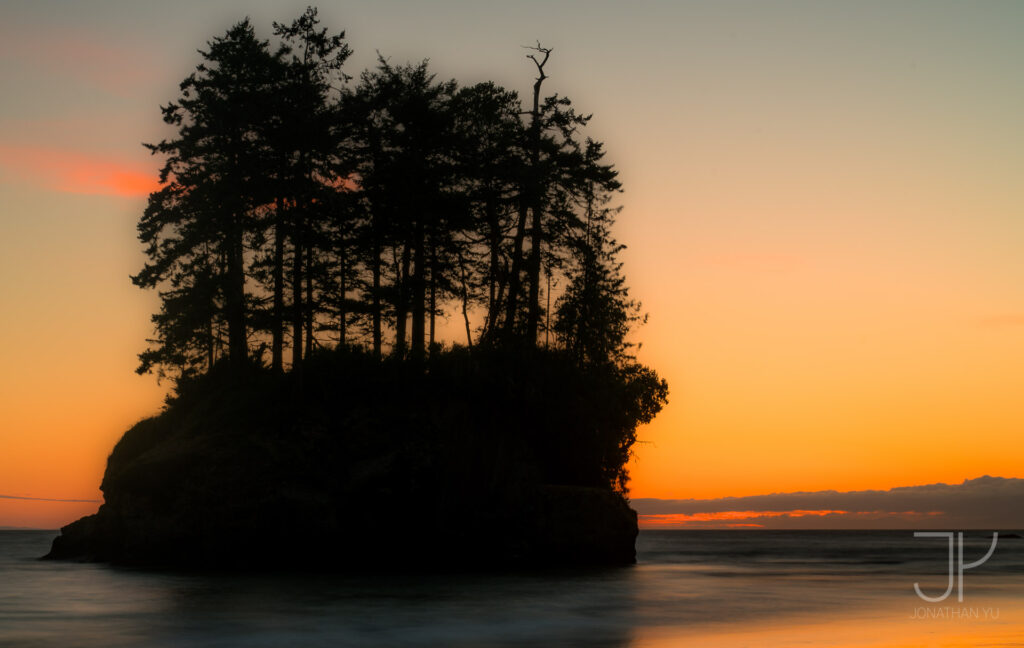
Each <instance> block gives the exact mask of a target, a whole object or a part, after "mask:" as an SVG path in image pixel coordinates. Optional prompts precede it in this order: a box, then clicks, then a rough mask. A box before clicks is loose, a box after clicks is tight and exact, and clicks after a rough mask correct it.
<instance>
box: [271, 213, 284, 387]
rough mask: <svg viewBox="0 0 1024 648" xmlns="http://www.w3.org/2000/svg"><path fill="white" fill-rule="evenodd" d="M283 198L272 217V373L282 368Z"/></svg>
mask: <svg viewBox="0 0 1024 648" xmlns="http://www.w3.org/2000/svg"><path fill="white" fill-rule="evenodd" d="M284 218H285V217H284V199H283V198H278V199H277V213H276V215H275V219H274V269H273V276H274V312H273V314H272V318H271V335H272V337H273V342H272V344H271V361H270V366H271V369H272V371H273V372H274V373H281V372H282V371H283V370H284Z"/></svg>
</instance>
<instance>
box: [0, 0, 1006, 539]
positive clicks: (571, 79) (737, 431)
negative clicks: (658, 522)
mask: <svg viewBox="0 0 1024 648" xmlns="http://www.w3.org/2000/svg"><path fill="white" fill-rule="evenodd" d="M85 4H86V3H83V5H77V4H72V5H67V4H57V3H51V2H38V3H27V4H24V5H15V6H12V7H11V8H9V9H8V8H6V7H5V9H4V10H3V11H4V12H5V15H4V20H3V21H0V56H2V57H3V60H4V62H5V65H4V66H2V68H0V94H2V95H3V96H4V98H5V99H4V105H3V107H0V495H8V496H22V497H39V498H57V499H99V497H100V494H99V492H98V484H99V481H100V477H101V475H102V470H103V465H104V461H105V458H106V454H107V453H108V452H109V450H110V448H111V447H112V446H113V444H114V442H115V441H116V440H117V438H119V436H120V434H121V433H122V432H123V431H124V429H125V428H126V427H127V426H128V425H130V424H131V423H132V422H134V421H136V420H138V419H139V418H140V417H142V416H145V415H147V414H151V413H153V412H155V411H156V410H157V409H158V407H159V404H160V401H161V395H162V392H163V388H162V387H161V386H158V385H157V384H156V382H155V379H153V378H151V377H142V378H140V377H138V376H136V375H135V374H134V373H133V370H134V368H135V366H136V359H135V356H136V354H137V353H138V352H139V351H140V350H141V349H142V348H143V346H144V342H143V340H144V338H145V336H146V335H147V334H148V333H149V330H148V328H149V327H148V317H149V313H150V312H151V311H152V310H153V308H154V305H155V300H154V297H153V296H152V295H150V294H146V293H143V292H142V291H139V290H137V289H135V288H134V287H133V286H131V285H130V283H129V281H128V275H129V274H131V273H134V272H136V271H137V270H138V268H139V267H140V265H141V263H142V256H141V251H140V249H139V246H138V244H137V243H136V241H135V239H134V224H135V221H136V220H137V219H138V217H139V215H141V212H142V209H143V206H144V204H145V198H144V194H145V192H146V191H147V190H148V189H149V188H150V187H152V185H153V181H154V180H155V172H156V169H157V167H158V165H157V164H156V163H155V162H154V161H153V160H152V159H150V158H149V156H148V153H147V152H146V151H144V150H143V149H142V147H141V146H139V143H140V142H143V141H153V140H156V139H159V138H160V137H161V136H162V135H163V131H162V130H161V123H160V114H159V110H158V105H159V104H160V103H162V102H166V101H168V100H170V99H172V98H174V97H175V95H176V88H177V84H178V82H179V81H180V80H181V78H182V77H184V76H185V75H186V74H187V73H188V72H189V71H190V70H191V68H192V67H193V66H194V65H195V63H196V61H197V59H196V56H195V55H194V50H195V49H196V48H198V47H201V46H202V45H203V42H204V41H205V40H206V39H207V38H209V37H211V36H213V35H215V34H217V33H219V32H220V31H223V29H224V28H226V27H227V26H229V24H230V22H231V21H232V20H236V19H238V18H240V17H241V16H242V15H244V14H246V13H248V14H249V15H251V16H253V18H254V20H255V22H256V24H257V25H258V26H260V27H261V28H263V29H264V31H267V28H268V26H269V23H270V21H271V20H274V19H276V20H287V19H290V18H292V17H293V16H295V15H298V13H299V12H301V10H302V8H303V7H304V4H303V3H297V4H294V6H292V5H289V6H288V8H285V7H284V6H283V5H284V4H286V3H271V2H269V1H265V0H259V1H255V2H252V3H245V4H244V6H243V4H241V3H238V4H236V5H232V4H231V3H217V6H216V7H213V8H212V7H209V6H207V5H208V4H209V3H200V2H186V3H181V4H180V5H177V6H176V7H175V8H174V10H173V11H171V9H170V8H157V7H155V6H150V7H146V8H143V7H141V6H137V5H136V4H135V3H128V2H124V3H118V2H111V3H107V4H105V5H103V7H96V6H92V7H91V8H90V7H85V6H84V5H85ZM586 7H587V9H586V11H583V10H582V8H581V5H578V4H574V3H572V2H560V3H554V4H552V5H547V4H545V5H544V8H543V19H542V18H541V11H542V9H541V7H540V5H537V6H536V7H534V6H533V5H529V4H527V5H524V6H523V7H520V8H519V9H517V10H513V9H512V8H509V7H504V6H499V5H493V6H490V5H486V6H485V3H473V4H472V5H468V4H464V3H458V2H454V1H452V2H442V3H438V4H435V5H432V8H431V10H429V11H427V10H426V9H424V8H421V7H420V8H415V9H411V8H407V7H406V5H399V4H397V3H394V2H377V3H352V5H351V6H350V7H346V8H345V9H344V11H343V10H342V9H341V8H338V7H333V6H332V7H322V10H321V15H322V16H323V17H324V19H325V21H326V23H327V24H328V25H329V26H332V27H335V26H336V27H342V28H346V29H347V30H348V32H349V37H350V38H351V39H352V44H353V47H354V48H355V50H356V56H355V57H354V59H353V64H352V68H351V70H350V71H355V70H358V69H361V68H362V67H364V66H366V65H368V64H370V63H371V62H372V58H373V56H374V50H375V49H378V48H379V49H380V50H381V52H382V53H384V54H386V55H390V56H392V57H393V58H394V59H395V60H404V59H405V58H409V57H430V58H431V61H432V64H433V66H434V67H435V69H436V70H437V71H439V72H440V75H441V76H442V77H445V76H456V77H458V78H460V79H461V80H464V81H466V82H472V81H477V80H480V79H481V78H483V77H484V76H493V77H494V78H496V80H498V81H499V82H502V83H506V84H508V85H509V86H510V87H514V88H516V89H518V90H520V91H521V92H524V91H526V90H527V89H528V87H529V84H530V82H531V78H530V75H531V74H532V70H531V68H530V67H529V65H527V63H528V62H527V61H525V59H523V58H522V52H521V50H520V49H519V46H520V45H522V44H525V43H530V42H533V41H535V40H536V39H537V38H540V39H542V40H543V42H544V44H546V45H547V44H550V45H552V46H554V47H555V53H554V54H553V56H552V62H551V79H550V80H548V81H547V82H546V85H545V88H546V89H550V90H551V91H558V92H561V93H564V94H568V95H569V96H570V97H572V98H573V99H574V101H575V102H576V103H577V104H578V105H579V106H580V107H581V109H582V110H584V111H586V112H591V111H592V112H593V113H594V115H595V116H594V119H593V122H592V134H593V135H594V136H595V137H597V138H598V139H602V140H604V141H605V142H606V145H607V148H608V151H609V158H610V159H611V160H612V161H614V162H616V164H617V165H618V167H619V168H620V170H621V174H622V180H623V182H624V185H625V188H626V192H625V194H624V195H623V196H622V203H623V205H624V206H625V209H624V211H623V213H622V216H621V226H620V228H619V236H620V238H621V239H622V240H623V241H624V242H625V243H627V244H628V245H629V250H628V251H627V253H626V256H625V261H626V272H627V274H628V276H629V278H630V283H631V285H632V286H633V289H634V292H635V296H637V297H638V298H640V299H641V300H642V301H643V303H644V306H645V310H646V311H647V312H648V313H649V314H650V322H649V323H648V324H647V325H646V326H645V327H644V328H642V329H641V330H640V331H639V332H638V339H640V340H642V341H643V348H642V349H641V352H640V353H641V357H642V359H643V360H644V361H645V362H647V363H649V364H651V365H653V366H654V367H656V368H657V369H658V371H659V372H660V373H661V374H662V375H663V376H664V377H666V378H667V379H668V381H669V384H670V387H671V397H670V398H671V403H670V405H669V406H668V408H667V409H666V410H665V411H664V412H663V413H662V414H661V415H660V416H659V417H658V419H657V420H656V421H655V422H654V423H653V424H652V425H650V426H648V427H647V428H645V429H643V430H642V431H641V434H640V438H641V440H642V441H643V443H642V444H641V445H640V446H638V448H637V456H636V459H635V461H634V462H633V464H632V466H631V471H632V475H633V494H634V495H635V496H637V497H664V498H705V497H721V496H728V495H736V496H740V495H751V494H757V493H769V492H783V491H794V490H818V489H837V490H855V489H867V488H878V489H884V488H890V487H892V486H900V485H913V484H922V483H931V482H940V481H941V482H949V483H954V482H955V483H959V482H961V481H963V480H964V479H967V478H972V477H977V476H979V475H982V474H992V475H1002V476H1006V477H1015V476H1016V477H1019V476H1024V475H1022V472H1024V471H1022V469H1021V466H1024V441H1022V440H1021V431H1022V430H1024V399H1021V398H1020V394H1021V392H1022V387H1024V380H1022V378H1021V369H1020V368H1021V367H1022V366H1024V254H1022V251H1024V192H1022V191H1021V189H1020V178H1021V177H1022V172H1024V127H1022V122H1021V120H1020V115H1021V114H1024V75H1021V74H1020V73H1019V62H1020V61H1021V60H1024V41H1021V39H1020V38H1019V31H1020V30H1019V28H1020V27H1021V26H1022V25H1024V6H1022V5H1019V4H1007V3H971V4H970V5H967V4H966V3H943V2H929V3H917V2H907V3H900V4H899V5H893V4H891V3H887V2H864V3H856V4H854V3H849V4H842V5H840V4H833V5H827V6H826V5H824V4H822V3H810V2H807V3H801V2H780V3H760V2H740V1H737V2H725V3H653V2H652V3H641V4H639V5H636V6H634V7H631V8H629V9H628V10H627V8H625V7H624V6H622V5H620V4H618V3H588V4H587V5H586ZM400 9H401V11H399V10H400ZM69 43H71V44H73V45H74V46H73V47H72V46H70V45H68V44H69ZM49 45H53V46H52V47H50V46H49ZM466 52H472V53H473V55H472V56H467V55H466ZM95 506H96V505H95V504H90V503H56V502H39V501H24V500H14V499H4V498H0V526H2V525H21V526H51V527H52V526H57V525H59V524H62V523H66V522H68V521H70V520H71V519H73V518H75V517H76V516H78V515H79V514H81V513H82V512H87V511H88V510H90V509H91V508H95Z"/></svg>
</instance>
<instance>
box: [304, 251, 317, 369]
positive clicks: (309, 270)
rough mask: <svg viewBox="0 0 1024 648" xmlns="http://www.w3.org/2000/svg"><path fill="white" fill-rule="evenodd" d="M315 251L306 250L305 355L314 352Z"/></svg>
mask: <svg viewBox="0 0 1024 648" xmlns="http://www.w3.org/2000/svg"><path fill="white" fill-rule="evenodd" d="M313 311H314V308H313V252H312V251H307V252H306V303H305V308H304V309H303V316H304V318H305V325H306V353H305V354H304V355H305V357H307V358H308V357H309V354H311V353H313V343H314V342H315V339H314V338H313V315H314V312H313Z"/></svg>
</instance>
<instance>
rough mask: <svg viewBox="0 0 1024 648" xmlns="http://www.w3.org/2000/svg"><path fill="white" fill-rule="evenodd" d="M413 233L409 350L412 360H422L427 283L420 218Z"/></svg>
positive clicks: (424, 245)
mask: <svg viewBox="0 0 1024 648" xmlns="http://www.w3.org/2000/svg"><path fill="white" fill-rule="evenodd" d="M415 233H416V240H415V250H414V254H415V260H414V261H415V267H416V274H415V275H414V276H413V280H412V342H411V344H410V350H411V355H412V359H413V360H422V359H423V358H424V355H425V354H424V352H423V337H424V335H423V333H424V331H423V328H424V326H423V322H424V319H425V315H426V308H425V307H426V284H427V281H426V279H427V264H426V252H425V251H424V249H423V248H424V247H426V244H425V241H424V233H423V224H422V219H420V221H418V222H417V223H416V227H415Z"/></svg>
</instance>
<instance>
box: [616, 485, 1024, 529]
mask: <svg viewBox="0 0 1024 648" xmlns="http://www.w3.org/2000/svg"><path fill="white" fill-rule="evenodd" d="M632 506H633V508H634V509H636V511H637V512H638V513H639V514H640V524H641V526H644V527H647V528H659V527H662V528H693V529H698V528H765V529H945V530H952V529H996V530H999V529H1024V479H1008V478H1003V477H989V476H987V475H986V476H984V477H978V478H977V479H968V480H965V481H964V482H963V483H962V484H952V485H950V484H928V485H923V486H904V487H899V488H891V489H889V490H866V491H849V492H838V491H816V492H797V493H772V494H770V495H753V496H749V497H722V498H718V499H705V500H698V499H686V500H665V499H654V498H637V499H634V500H632Z"/></svg>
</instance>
